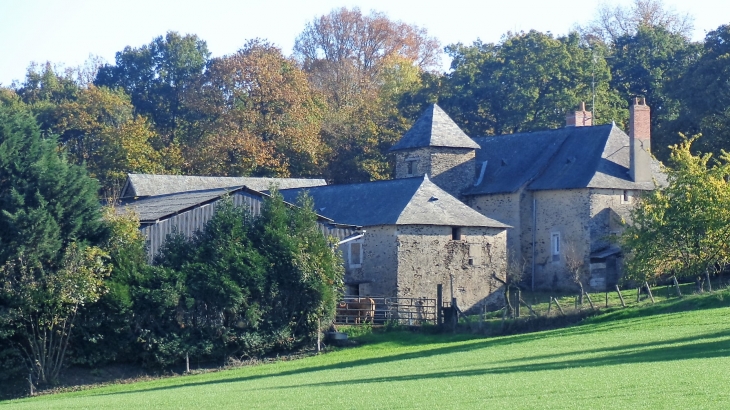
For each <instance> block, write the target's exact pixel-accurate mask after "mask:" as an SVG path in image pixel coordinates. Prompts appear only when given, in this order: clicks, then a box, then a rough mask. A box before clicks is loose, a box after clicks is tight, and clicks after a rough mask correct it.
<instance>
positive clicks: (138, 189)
mask: <svg viewBox="0 0 730 410" xmlns="http://www.w3.org/2000/svg"><path fill="white" fill-rule="evenodd" d="M271 184H275V185H277V186H278V187H279V188H280V189H284V188H301V187H310V186H320V185H326V184H327V183H326V182H325V180H324V179H306V178H257V177H202V176H185V175H152V174H128V175H127V182H125V184H124V188H123V189H122V198H128V197H144V196H154V195H166V194H172V193H176V192H190V191H200V190H206V189H218V188H233V187H241V186H244V185H245V186H247V187H248V188H250V189H253V190H256V191H267V190H268V189H269V186H270V185H271Z"/></svg>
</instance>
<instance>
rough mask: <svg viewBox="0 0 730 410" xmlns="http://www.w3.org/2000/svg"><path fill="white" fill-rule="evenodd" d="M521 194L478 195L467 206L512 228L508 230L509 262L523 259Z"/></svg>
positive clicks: (470, 199)
mask: <svg viewBox="0 0 730 410" xmlns="http://www.w3.org/2000/svg"><path fill="white" fill-rule="evenodd" d="M521 195H523V194H522V193H521V192H515V193H507V194H494V195H478V196H473V197H471V198H469V199H468V202H467V204H468V205H469V206H470V207H471V208H472V209H474V210H476V211H477V212H479V213H480V214H482V215H484V216H486V217H488V218H492V219H495V220H497V221H499V222H502V223H505V224H507V225H510V226H512V228H508V229H507V260H513V259H515V258H517V259H519V258H521V257H522V250H521V245H520V237H521V235H522V232H523V230H522V219H521V217H520V216H521V212H520V196H521Z"/></svg>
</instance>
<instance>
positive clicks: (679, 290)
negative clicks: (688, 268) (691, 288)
mask: <svg viewBox="0 0 730 410" xmlns="http://www.w3.org/2000/svg"><path fill="white" fill-rule="evenodd" d="M672 281H673V282H674V287H675V288H676V289H677V295H679V296H682V290H681V289H680V288H679V282H677V277H676V276H672Z"/></svg>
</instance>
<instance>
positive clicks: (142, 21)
mask: <svg viewBox="0 0 730 410" xmlns="http://www.w3.org/2000/svg"><path fill="white" fill-rule="evenodd" d="M610 3H611V4H629V3H631V0H616V1H612V2H610ZM598 4H599V3H598V2H590V1H582V2H580V1H575V0H572V1H569V0H543V1H537V0H535V1H533V0H521V1H516V0H512V1H510V0H506V1H505V0H500V1H493V0H481V1H468V0H441V1H430V0H422V1H403V0H370V1H352V0H346V1H343V0H339V1H336V0H308V1H293V0H289V1H285V0H258V1H252V0H239V1H225V0H205V1H191V0H175V1H155V0H146V1H145V0H123V1H119V0H116V1H109V0H0V56H2V57H1V58H0V84H3V85H10V83H11V81H12V80H22V79H23V77H24V75H25V71H26V68H27V67H28V65H29V64H30V63H31V62H33V61H35V62H45V61H51V62H53V63H60V64H63V65H64V66H66V67H72V66H77V65H80V64H82V63H83V62H84V61H85V60H86V59H87V58H88V57H89V54H94V55H98V56H101V57H103V58H104V59H106V60H107V61H109V62H113V61H114V53H116V52H117V51H120V50H122V49H123V48H124V47H125V46H127V45H129V46H132V47H138V46H141V45H143V44H148V43H149V42H150V41H151V40H152V39H153V38H154V37H156V36H159V35H163V34H164V33H166V32H167V31H169V30H174V31H179V32H181V33H192V34H197V35H198V36H199V37H200V38H202V39H203V40H205V41H206V42H207V43H208V49H209V50H210V51H211V52H212V53H213V55H214V56H220V55H225V54H230V53H233V52H235V51H236V50H237V49H238V48H240V47H241V46H242V45H243V44H244V43H245V42H246V40H247V39H251V38H255V37H260V38H265V39H267V40H269V41H271V42H273V43H275V44H277V45H278V46H280V47H281V48H282V49H283V50H284V53H286V54H289V53H291V49H292V46H293V44H294V39H295V38H296V36H297V35H298V34H299V33H300V32H301V31H302V29H303V28H304V25H305V24H306V23H307V22H308V21H311V20H312V19H313V18H314V17H316V16H319V15H322V14H326V13H328V12H329V11H330V10H332V9H333V8H337V7H342V6H344V7H354V6H358V7H360V8H361V9H362V10H363V12H368V11H370V10H378V11H382V12H385V13H386V14H388V16H389V17H390V18H391V19H393V20H402V21H404V22H407V23H411V24H416V25H418V26H421V27H425V28H426V29H428V31H429V33H430V34H431V35H433V36H435V37H437V38H438V39H439V40H440V41H441V43H442V44H443V45H447V44H451V43H456V42H462V43H471V42H473V41H474V40H476V39H477V38H481V39H482V40H483V41H487V42H495V41H499V39H500V37H501V36H502V35H503V34H504V33H505V32H507V31H510V30H511V31H519V30H530V29H536V30H540V31H551V32H552V33H554V34H565V33H567V32H568V31H569V30H570V28H571V27H573V26H574V25H575V24H576V23H579V24H580V23H585V22H587V21H588V20H590V19H591V18H592V17H593V15H594V13H595V10H596V8H597V6H598ZM665 4H666V5H667V6H669V7H673V8H675V9H676V10H679V11H682V12H689V13H690V14H692V15H694V17H695V27H696V29H695V35H694V39H695V40H700V39H702V38H703V37H704V34H705V32H707V31H709V30H712V29H715V28H717V27H718V26H719V25H721V24H727V23H730V1H727V0H693V1H691V2H689V1H680V0H665Z"/></svg>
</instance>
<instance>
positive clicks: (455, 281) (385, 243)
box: [122, 100, 666, 310]
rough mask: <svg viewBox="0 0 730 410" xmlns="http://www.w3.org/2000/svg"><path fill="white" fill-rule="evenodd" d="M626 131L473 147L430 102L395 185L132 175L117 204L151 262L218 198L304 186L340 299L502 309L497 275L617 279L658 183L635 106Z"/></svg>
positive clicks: (590, 130)
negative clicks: (633, 219) (636, 214)
mask: <svg viewBox="0 0 730 410" xmlns="http://www.w3.org/2000/svg"><path fill="white" fill-rule="evenodd" d="M629 122H630V130H629V134H626V133H625V132H624V131H622V130H621V129H619V128H618V127H617V126H616V125H615V124H608V125H600V126H593V125H592V115H591V113H590V112H588V111H586V110H585V108H584V107H583V106H581V107H580V108H579V109H578V110H576V111H575V112H574V113H571V114H570V115H568V116H567V118H566V126H565V127H563V128H560V129H555V130H545V131H535V132H529V133H521V134H511V135H501V136H488V137H475V138H470V137H469V136H467V135H466V134H465V133H464V132H463V131H462V130H461V129H460V128H459V127H458V126H457V125H456V124H455V123H454V122H453V121H452V120H451V118H449V116H448V115H447V114H446V113H445V112H444V111H443V110H442V109H441V108H439V107H438V106H437V105H432V106H430V107H429V108H428V109H426V111H425V112H424V113H423V114H422V116H421V117H420V118H419V119H418V120H417V121H416V122H415V123H414V125H413V127H412V128H411V129H410V130H409V131H408V132H406V133H405V134H404V135H403V137H402V138H401V140H400V141H398V142H397V143H396V144H395V145H394V146H393V147H392V149H391V151H392V152H393V153H394V154H395V163H396V168H395V179H394V180H389V181H376V182H367V183H359V184H347V185H332V186H328V185H326V184H325V182H324V181H323V180H308V179H291V178H279V179H277V178H222V177H221V178H218V177H183V176H160V175H135V174H131V175H130V176H129V178H128V181H127V184H126V185H125V188H124V189H123V195H122V196H123V199H124V201H125V202H124V203H125V204H126V205H127V206H132V207H135V208H136V209H137V211H138V212H139V214H140V215H141V216H142V219H143V221H142V222H143V227H142V229H143V230H145V229H146V231H145V233H146V234H147V236H148V238H149V240H150V252H151V255H152V254H154V252H156V249H158V248H159V246H160V244H161V243H162V241H164V238H165V237H166V235H167V234H168V233H169V232H171V231H172V229H177V230H179V231H183V232H184V233H185V234H187V235H192V232H194V231H195V230H197V229H200V228H202V227H203V226H204V223H205V222H206V221H207V220H208V219H209V218H210V216H211V215H212V211H213V209H214V204H215V203H216V202H217V201H219V200H220V198H221V197H222V196H223V195H225V194H228V195H231V194H232V195H233V196H234V201H238V202H236V203H239V204H244V203H245V204H246V205H247V206H249V207H250V208H251V209H252V210H253V211H254V212H255V210H256V209H257V208H256V206H257V205H256V204H257V203H260V200H261V198H263V196H265V195H267V193H266V191H267V189H269V187H270V185H271V184H272V183H273V184H276V185H278V188H279V190H280V192H281V193H282V195H283V196H284V199H285V200H286V201H288V202H290V203H294V202H295V200H296V197H297V195H299V194H301V193H302V192H303V191H306V192H307V194H308V195H310V196H311V197H312V199H313V201H314V205H315V211H316V212H317V213H318V214H319V215H320V224H321V227H322V231H323V233H324V234H327V235H334V236H336V237H338V238H339V239H340V249H341V251H342V253H343V256H344V259H345V268H346V275H345V287H346V289H345V290H346V293H347V294H350V295H358V296H385V297H400V298H424V297H426V298H434V297H435V296H436V285H439V284H440V285H442V286H443V288H444V293H445V294H446V295H448V293H449V292H450V293H451V294H452V295H453V297H456V298H457V300H458V304H459V307H460V308H461V309H462V310H469V309H476V308H479V307H481V306H484V305H498V304H501V303H502V300H501V298H502V292H501V291H500V289H501V287H502V284H503V281H504V280H505V276H506V272H507V269H514V268H519V269H521V270H522V271H523V272H524V278H525V279H524V283H525V284H526V285H527V286H528V287H532V288H533V289H566V288H572V287H574V286H575V284H574V283H573V282H572V281H571V279H570V277H569V274H568V271H569V270H570V269H571V268H574V269H578V270H580V271H581V272H583V273H584V274H585V277H586V278H587V282H588V285H589V286H591V287H592V288H594V289H605V288H606V287H607V286H612V285H613V284H614V283H616V282H617V281H618V279H619V277H620V275H621V259H622V253H621V249H620V248H619V247H618V246H617V245H616V242H615V241H614V238H615V237H616V236H617V235H618V234H620V233H621V231H622V229H623V226H624V224H625V222H627V221H628V218H629V215H630V210H631V207H632V206H633V204H634V202H635V199H636V198H637V196H639V195H641V193H642V192H644V191H648V190H652V189H654V188H655V186H656V185H657V184H659V185H661V184H665V183H666V176H665V175H664V174H663V173H662V172H661V169H660V167H661V165H660V164H659V162H658V161H656V160H655V159H654V158H653V157H652V156H651V154H650V152H651V151H650V145H651V135H650V129H649V107H648V106H647V105H646V104H645V102H644V101H643V100H636V101H634V103H633V105H632V106H631V107H630V120H629ZM236 198H238V199H236ZM173 227H175V228H173Z"/></svg>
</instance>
